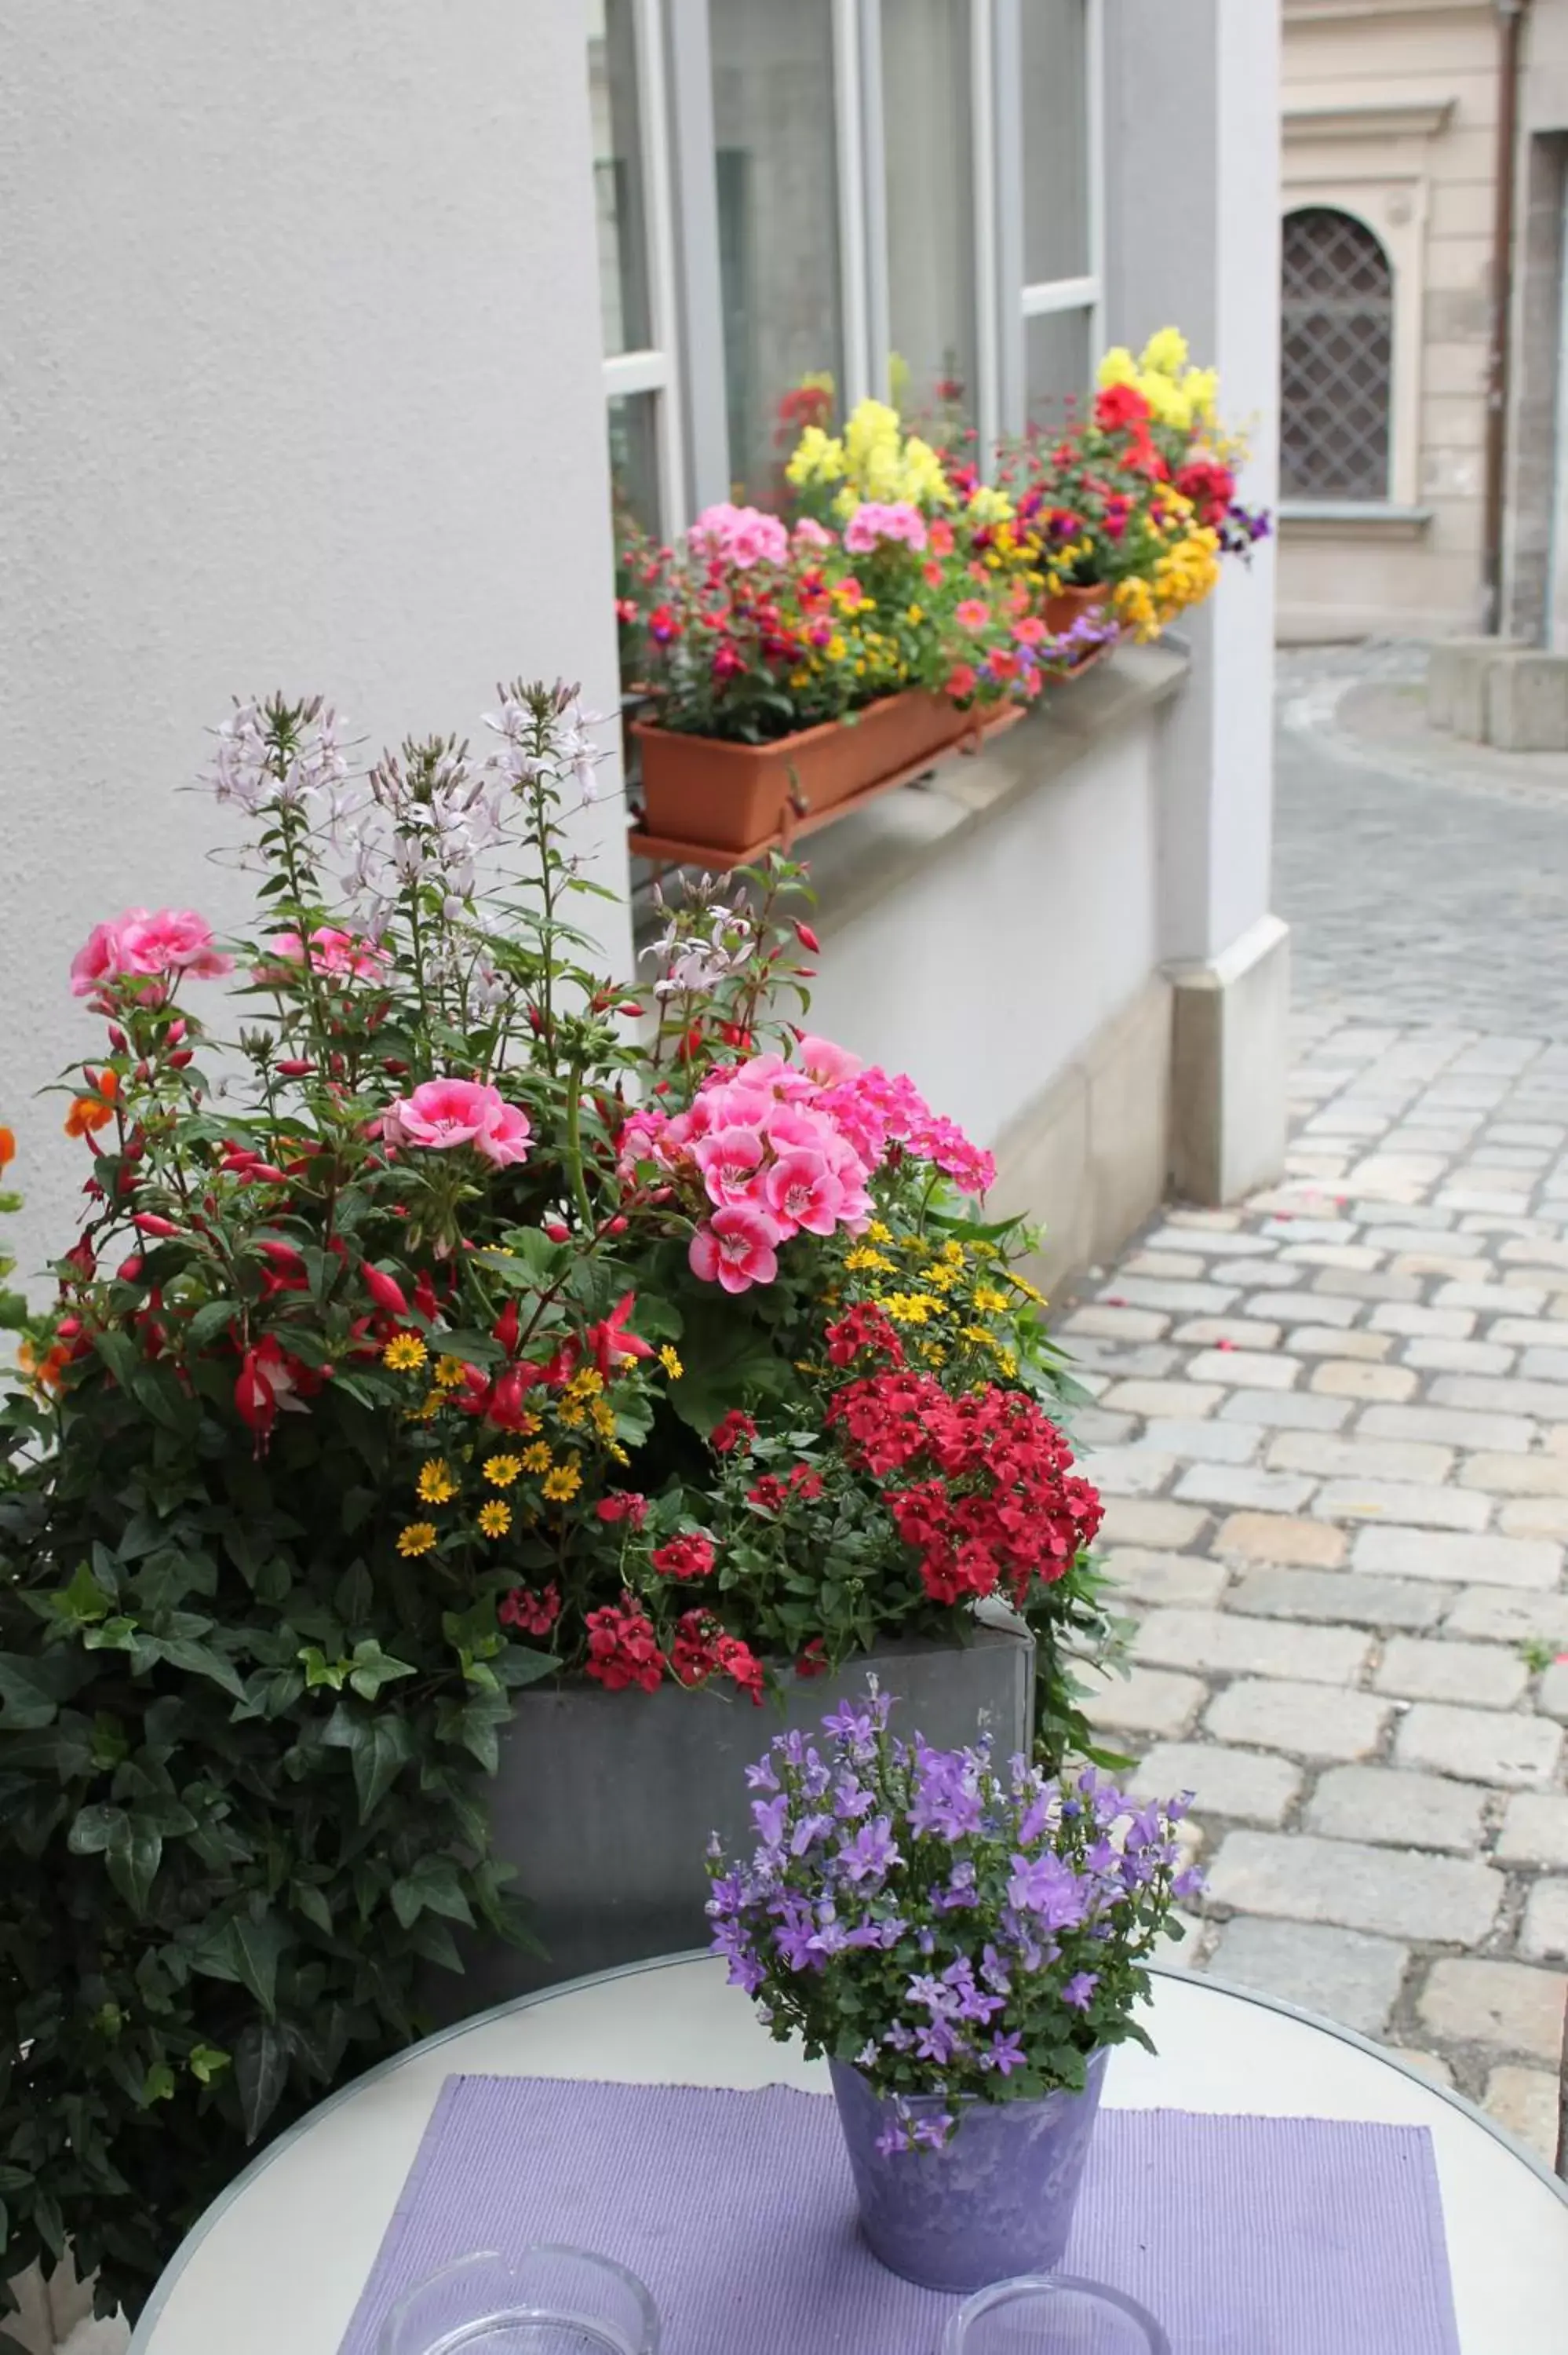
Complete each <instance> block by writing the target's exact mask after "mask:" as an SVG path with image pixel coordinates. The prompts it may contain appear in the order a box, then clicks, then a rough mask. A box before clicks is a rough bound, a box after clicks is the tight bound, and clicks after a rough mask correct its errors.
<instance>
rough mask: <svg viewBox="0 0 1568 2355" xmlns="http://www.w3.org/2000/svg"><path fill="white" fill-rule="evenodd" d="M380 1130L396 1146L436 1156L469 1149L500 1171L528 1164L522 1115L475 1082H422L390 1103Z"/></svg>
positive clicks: (527, 1129) (529, 1130)
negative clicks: (420, 1149) (459, 1148)
mask: <svg viewBox="0 0 1568 2355" xmlns="http://www.w3.org/2000/svg"><path fill="white" fill-rule="evenodd" d="M383 1126H384V1131H385V1134H386V1135H387V1137H388V1139H389V1140H390V1141H391V1142H392V1143H394V1144H397V1145H410V1146H424V1147H426V1148H428V1149H430V1150H434V1151H437V1152H449V1151H450V1150H451V1148H452V1147H453V1146H460V1145H471V1146H472V1147H473V1149H474V1151H475V1152H476V1153H479V1154H482V1155H483V1156H484V1158H485V1160H486V1161H490V1162H493V1163H494V1165H495V1166H496V1167H498V1168H504V1167H507V1165H508V1164H510V1163H512V1162H514V1161H524V1160H526V1158H527V1155H528V1145H529V1140H530V1138H531V1137H532V1135H533V1134H534V1131H533V1124H532V1123H531V1122H530V1120H529V1118H528V1115H527V1114H526V1113H525V1112H522V1111H519V1109H518V1107H517V1106H516V1105H515V1104H512V1103H507V1101H506V1099H505V1097H504V1096H503V1094H502V1092H501V1091H500V1089H499V1088H493V1087H490V1086H488V1085H486V1084H485V1083H484V1082H482V1081H479V1080H426V1081H425V1082H424V1083H423V1085H422V1086H420V1087H417V1088H416V1089H415V1090H414V1092H413V1093H412V1095H408V1096H401V1097H399V1098H398V1100H397V1103H391V1104H388V1106H387V1112H386V1114H385V1116H384V1122H383Z"/></svg>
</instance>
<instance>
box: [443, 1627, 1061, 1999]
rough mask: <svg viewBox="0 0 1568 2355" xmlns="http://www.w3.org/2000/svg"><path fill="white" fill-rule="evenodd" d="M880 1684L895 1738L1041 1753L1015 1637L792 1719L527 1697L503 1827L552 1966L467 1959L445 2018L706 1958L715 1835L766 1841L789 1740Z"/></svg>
mask: <svg viewBox="0 0 1568 2355" xmlns="http://www.w3.org/2000/svg"><path fill="white" fill-rule="evenodd" d="M868 1673H870V1674H872V1675H874V1676H875V1678H877V1681H878V1683H879V1684H880V1685H881V1686H882V1688H883V1689H884V1691H885V1692H890V1693H893V1694H895V1696H896V1698H897V1703H898V1706H897V1707H896V1709H895V1711H894V1719H893V1722H894V1726H895V1730H899V1731H902V1732H904V1733H906V1734H909V1733H916V1732H919V1733H923V1734H924V1735H925V1736H926V1738H927V1741H930V1742H935V1743H937V1744H938V1747H940V1748H945V1749H952V1748H958V1747H960V1746H961V1745H963V1744H965V1743H967V1742H973V1741H974V1740H975V1739H976V1738H977V1736H978V1735H980V1733H989V1734H991V1737H992V1740H993V1742H994V1744H995V1748H996V1753H997V1755H998V1756H999V1757H1000V1758H1006V1757H1009V1756H1011V1755H1012V1753H1013V1752H1014V1751H1018V1750H1028V1749H1029V1747H1030V1744H1031V1738H1032V1726H1033V1701H1034V1644H1033V1637H1031V1636H1027V1635H1023V1634H1016V1633H1013V1632H1012V1630H1010V1629H1003V1628H998V1627H980V1628H978V1629H977V1630H976V1634H975V1639H974V1641H973V1643H972V1644H969V1645H964V1646H957V1645H944V1644H935V1643H899V1644H891V1645H889V1646H888V1647H887V1649H886V1650H885V1651H883V1652H878V1653H876V1654H874V1655H865V1656H863V1657H861V1658H859V1659H858V1660H857V1661H856V1662H855V1663H854V1665H853V1668H846V1669H844V1670H843V1671H842V1673H841V1674H840V1675H838V1676H836V1677H816V1678H810V1679H808V1680H804V1681H799V1680H798V1681H796V1682H795V1683H794V1684H793V1685H792V1686H791V1688H790V1689H789V1696H788V1700H787V1701H786V1703H785V1705H784V1706H783V1708H782V1709H781V1708H780V1706H779V1703H777V1702H775V1701H772V1700H768V1701H765V1702H764V1704H763V1705H762V1707H761V1708H760V1709H759V1708H757V1707H756V1706H755V1705H754V1704H753V1703H752V1702H750V1701H748V1700H746V1698H745V1697H744V1696H743V1695H736V1694H725V1693H719V1692H716V1691H714V1690H703V1691H699V1692H683V1691H682V1690H681V1689H680V1688H679V1687H678V1686H674V1685H665V1686H663V1687H662V1688H661V1689H660V1690H659V1691H658V1692H655V1693H641V1692H619V1693H607V1692H604V1691H602V1690H600V1689H599V1687H598V1686H596V1685H583V1686H577V1687H572V1688H569V1689H566V1690H563V1691H555V1692H546V1691H545V1690H543V1689H536V1690H534V1691H529V1692H524V1693H522V1694H520V1695H519V1696H518V1700H517V1707H516V1713H515V1715H514V1720H513V1723H512V1727H511V1730H510V1731H509V1732H507V1733H506V1734H504V1735H503V1737H502V1743H501V1768H500V1772H499V1774H497V1776H496V1779H495V1781H494V1782H493V1784H492V1785H491V1795H490V1806H491V1823H492V1828H493V1843H494V1849H495V1853H496V1854H497V1856H498V1857H500V1858H502V1859H503V1860H504V1861H505V1862H506V1863H508V1864H511V1865H514V1867H515V1868H516V1874H517V1878H516V1881H515V1882H514V1887H515V1888H516V1889H517V1890H518V1891H521V1892H522V1894H523V1895H524V1897H525V1899H526V1900H527V1902H528V1907H529V1913H530V1917H531V1919H532V1922H533V1924H534V1927H535V1932H536V1934H538V1936H539V1937H540V1938H541V1939H542V1940H543V1942H544V1944H545V1945H546V1947H547V1949H548V1956H549V1958H548V1960H547V1961H544V1960H541V1959H540V1958H539V1957H538V1956H537V1955H529V1954H526V1953H523V1952H520V1951H518V1950H516V1949H514V1948H512V1947H507V1946H503V1945H499V1944H498V1943H497V1942H495V1941H494V1940H488V1939H487V1940H485V1941H483V1942H480V1941H479V1940H473V1941H465V1945H466V1948H467V1952H466V1956H465V1959H466V1960H467V1963H468V1968H467V1971H466V1973H465V1975H464V1977H462V1978H461V1979H455V1978H453V1977H450V1975H449V1974H448V1973H446V1972H444V1971H442V1972H438V1973H433V1974H432V1975H431V1976H432V1979H433V1981H434V1982H435V1983H434V1984H431V1985H429V1986H428V1987H427V1995H428V1998H429V2001H430V2003H431V2004H432V2005H433V2006H434V2007H435V2008H436V2009H438V2010H439V2011H440V2016H441V2017H442V2018H443V2019H459V2018H462V2017H464V2016H466V2015H467V2014H468V2013H470V2012H473V2011H478V2010H480V2009H482V2008H483V2007H484V2006H485V2005H487V2004H492V2003H499V2002H501V2001H503V1999H504V1998H506V1997H508V1996H513V1995H519V1994H523V1993H525V1992H527V1991H529V1990H530V1989H532V1988H535V1987H548V1986H551V1985H553V1984H554V1983H555V1982H556V1980H559V1979H568V1978H575V1977H577V1976H578V1975H579V1974H581V1973H583V1972H586V1971H598V1970H606V1969H609V1967H610V1966H613V1965H615V1964H618V1963H630V1962H638V1961H641V1960H642V1959H643V1958H644V1957H645V1956H647V1955H667V1954H672V1953H677V1952H679V1951H681V1950H682V1949H683V1948H688V1947H692V1946H701V1945H706V1943H707V1934H708V1933H707V1923H706V1919H705V1914H704V1912H703V1908H704V1905H705V1902H706V1899H707V1893H708V1883H707V1875H706V1872H705V1870H704V1858H705V1852H706V1849H707V1843H708V1835H709V1833H710V1832H713V1831H717V1832H718V1834H719V1836H720V1838H722V1839H724V1840H725V1841H726V1844H736V1845H738V1844H743V1843H745V1842H746V1841H747V1839H748V1838H749V1837H750V1833H751V1817H750V1803H751V1798H752V1796H753V1795H752V1793H751V1792H749V1791H748V1790H747V1785H746V1772H745V1770H746V1768H747V1766H748V1765H749V1764H750V1763H751V1761H752V1760H753V1759H754V1758H757V1757H759V1756H760V1755H761V1753H762V1752H763V1750H764V1749H765V1748H766V1747H767V1745H768V1742H769V1741H770V1740H771V1739H772V1737H773V1735H774V1734H776V1733H778V1732H780V1731H782V1729H783V1728H784V1727H786V1726H800V1727H803V1728H807V1729H810V1728H814V1727H815V1726H816V1724H817V1723H818V1722H819V1721H820V1720H821V1716H822V1714H823V1712H824V1711H825V1710H828V1709H831V1708H832V1705H833V1703H834V1702H835V1701H836V1700H840V1699H842V1697H843V1696H844V1695H845V1694H847V1693H859V1692H863V1690H864V1689H865V1679H866V1676H867V1674H868Z"/></svg>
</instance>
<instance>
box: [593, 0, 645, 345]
mask: <svg viewBox="0 0 1568 2355" xmlns="http://www.w3.org/2000/svg"><path fill="white" fill-rule="evenodd" d="M588 97H589V103H590V105H591V107H592V111H593V155H594V165H593V176H594V197H595V202H596V209H597V211H598V215H599V306H600V310H601V312H602V314H603V321H604V348H605V350H606V351H607V352H641V351H646V350H647V348H648V346H649V345H650V344H651V343H652V340H653V326H652V317H651V315H650V312H649V304H648V224H647V218H646V216H645V213H644V210H643V202H642V124H641V114H640V112H639V108H638V96H637V38H636V29H635V25H634V21H633V16H632V0H588Z"/></svg>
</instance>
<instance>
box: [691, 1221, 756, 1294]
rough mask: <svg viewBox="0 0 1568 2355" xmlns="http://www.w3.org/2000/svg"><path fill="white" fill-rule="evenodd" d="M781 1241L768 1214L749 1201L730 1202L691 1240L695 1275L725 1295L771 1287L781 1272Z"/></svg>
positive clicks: (692, 1264)
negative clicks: (722, 1291) (758, 1286)
mask: <svg viewBox="0 0 1568 2355" xmlns="http://www.w3.org/2000/svg"><path fill="white" fill-rule="evenodd" d="M778 1240H779V1230H778V1228H777V1227H776V1226H775V1225H774V1223H773V1221H772V1220H771V1219H770V1218H768V1216H767V1214H766V1212H764V1211H762V1210H759V1209H757V1208H756V1207H755V1205H754V1204H752V1203H749V1202H731V1203H728V1204H726V1207H725V1208H724V1209H722V1210H715V1212H714V1214H713V1217H712V1218H711V1219H710V1220H708V1222H707V1224H706V1226H705V1227H699V1228H698V1229H697V1231H696V1233H695V1234H694V1236H693V1237H692V1242H691V1249H690V1251H689V1252H688V1253H687V1257H688V1259H689V1260H690V1262H691V1266H692V1273H693V1274H694V1276H696V1277H697V1278H698V1279H699V1280H700V1281H701V1282H702V1283H704V1284H722V1285H723V1286H724V1288H725V1290H726V1292H749V1291H750V1289H751V1287H752V1285H753V1284H771V1283H772V1281H773V1279H774V1277H775V1276H776V1275H777V1274H778V1273H779V1253H778V1252H777V1250H776V1249H775V1245H776V1244H777V1242H778Z"/></svg>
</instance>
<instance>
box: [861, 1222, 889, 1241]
mask: <svg viewBox="0 0 1568 2355" xmlns="http://www.w3.org/2000/svg"><path fill="white" fill-rule="evenodd" d="M866 1235H867V1238H868V1240H869V1241H872V1242H874V1243H890V1242H891V1241H893V1230H892V1228H891V1227H888V1226H884V1224H883V1222H882V1220H880V1219H873V1220H872V1222H871V1224H870V1226H869V1227H867V1229H866Z"/></svg>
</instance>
